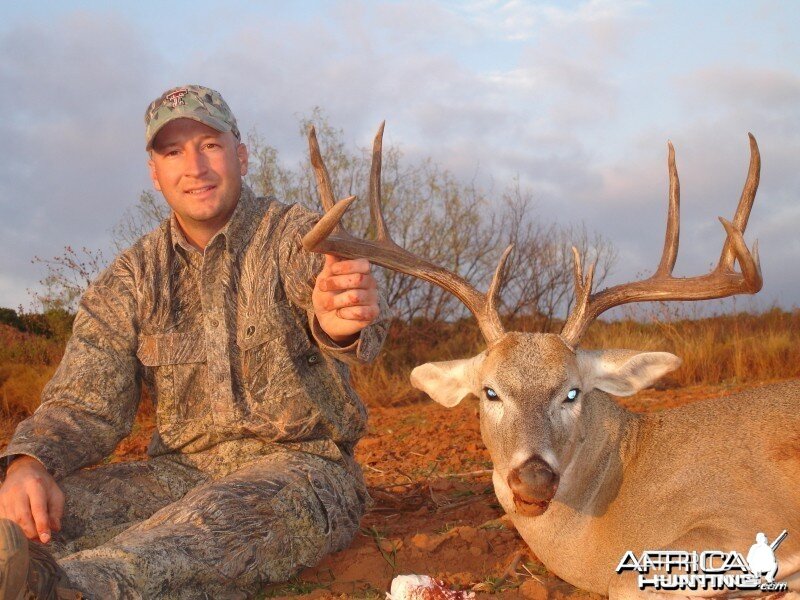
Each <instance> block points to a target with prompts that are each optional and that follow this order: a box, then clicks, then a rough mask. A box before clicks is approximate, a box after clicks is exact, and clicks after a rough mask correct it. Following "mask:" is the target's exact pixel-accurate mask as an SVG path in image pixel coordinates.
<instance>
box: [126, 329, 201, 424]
mask: <svg viewBox="0 0 800 600" xmlns="http://www.w3.org/2000/svg"><path fill="white" fill-rule="evenodd" d="M136 356H137V357H138V358H139V361H140V362H141V363H142V365H143V366H144V367H145V368H144V380H145V382H146V383H147V384H148V385H149V386H151V387H152V388H153V391H154V392H155V393H154V401H155V404H156V416H157V418H158V421H159V423H160V424H162V425H166V426H169V425H170V424H173V423H176V422H178V421H184V420H187V419H192V418H195V416H194V415H195V413H196V412H198V411H197V410H196V409H197V407H196V406H192V405H191V404H190V401H192V402H194V403H197V402H198V401H200V400H201V399H202V398H205V395H206V390H205V389H197V386H198V385H200V384H199V382H200V381H204V380H205V378H204V377H198V371H203V372H204V371H205V368H206V367H205V362H206V348H205V335H204V334H203V332H202V331H189V332H185V333H158V334H153V335H140V336H139V348H138V350H137V352H136Z"/></svg>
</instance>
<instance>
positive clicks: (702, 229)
mask: <svg viewBox="0 0 800 600" xmlns="http://www.w3.org/2000/svg"><path fill="white" fill-rule="evenodd" d="M798 25H800V8H797V5H796V4H794V3H778V2H758V1H750V2H744V1H742V2H691V1H686V2H658V3H655V2H644V1H613V0H590V1H585V2H560V3H557V2H521V1H517V2H513V1H512V2H499V1H491V0H476V1H467V2H455V1H448V2H445V1H442V2H422V1H410V2H381V1H372V2H366V1H364V2H334V1H330V2H244V1H236V2H225V3H221V2H220V3H212V2H207V3H203V2H184V1H179V0H174V1H172V2H169V3H155V2H146V1H143V2H135V3H134V2H127V3H108V2H63V3H44V2H29V3H14V5H12V6H6V7H4V16H3V20H2V22H0V50H1V51H2V56H3V58H2V59H0V89H2V90H3V94H2V95H0V110H2V113H3V115H4V118H3V119H2V120H0V135H2V137H3V139H4V140H5V142H6V144H5V147H6V149H7V152H6V156H5V160H4V161H2V164H0V214H2V218H1V219H0V306H11V307H16V306H18V305H20V304H22V305H23V306H26V307H27V306H29V304H30V299H29V296H28V293H27V290H28V289H32V288H35V287H36V284H37V281H38V280H39V279H40V278H41V277H42V275H43V273H42V272H41V270H40V267H39V266H37V265H32V264H30V259H31V258H32V257H33V256H34V255H38V256H54V255H57V254H60V252H61V250H62V249H63V247H64V246H65V245H72V246H77V247H80V246H86V247H89V248H102V249H107V248H109V247H110V229H111V228H112V227H113V225H114V224H115V223H116V222H117V221H118V220H119V218H120V217H121V215H122V214H123V212H124V211H125V209H126V208H127V207H129V206H130V205H132V204H133V203H134V202H135V200H136V198H137V197H138V195H139V192H140V191H141V190H143V189H148V188H149V182H148V179H147V176H146V170H145V158H146V157H145V155H144V152H143V126H142V114H143V112H144V108H145V107H146V105H147V104H148V102H149V101H150V100H151V99H152V98H153V97H155V96H157V95H158V94H159V93H160V92H161V91H163V90H164V89H165V88H167V87H171V86H172V85H177V84H182V83H194V82H197V83H203V84H206V85H209V86H210V87H214V88H215V89H218V90H220V91H221V92H222V93H223V94H224V96H225V98H226V99H227V100H228V102H229V104H230V105H231V106H232V107H233V109H234V111H235V112H236V114H237V117H238V119H239V122H240V124H241V126H242V129H243V130H244V131H250V130H252V129H254V128H255V129H257V130H258V131H259V133H260V134H262V135H263V136H264V137H265V138H266V139H267V141H268V142H269V143H270V144H271V145H273V146H275V147H277V148H278V149H279V151H280V153H281V155H282V156H283V157H284V158H285V159H286V160H287V162H289V163H291V164H295V163H296V162H297V161H299V160H301V158H302V157H303V156H304V154H305V151H306V150H305V145H304V140H303V139H302V138H301V137H300V136H299V134H298V118H299V117H300V116H303V115H308V114H310V112H311V110H312V109H313V107H315V106H320V107H322V108H323V109H324V110H325V112H326V113H327V114H328V116H329V118H330V120H331V122H332V123H333V124H334V125H336V126H338V127H341V128H343V129H344V131H345V132H346V136H347V140H348V142H349V143H351V144H352V145H353V146H354V147H355V146H356V145H358V146H363V145H365V144H366V143H368V141H369V140H370V138H371V135H372V133H373V131H374V129H375V127H376V125H377V123H378V122H379V121H380V120H381V119H386V120H387V140H388V141H389V142H390V143H392V144H395V145H398V146H400V148H401V149H402V150H403V152H404V153H405V155H406V156H408V157H409V159H410V160H415V159H418V158H423V157H431V158H432V159H433V160H434V161H436V162H437V163H439V164H440V165H442V166H444V167H446V168H448V169H450V170H451V171H452V172H453V173H454V174H455V175H456V176H458V177H461V178H464V179H465V180H468V179H471V178H473V177H475V176H476V173H477V174H478V177H479V179H481V181H482V182H483V183H485V184H487V185H489V184H491V185H493V186H494V187H495V189H498V188H500V189H501V188H502V187H503V186H505V185H506V184H507V183H509V182H510V181H512V180H513V178H514V177H516V176H519V178H520V181H521V183H522V184H523V186H525V187H526V188H528V189H530V190H531V191H532V193H533V195H534V196H535V198H536V199H537V202H538V207H539V212H540V214H541V217H542V219H547V220H550V219H552V220H558V221H560V222H563V223H569V222H579V221H584V222H585V223H586V224H587V226H588V227H589V228H591V229H594V230H597V231H599V232H601V233H603V234H604V235H606V236H608V237H610V238H611V239H612V240H614V242H615V244H616V245H617V247H618V249H619V254H620V256H619V261H618V265H617V268H616V270H615V273H614V281H615V282H616V281H622V280H625V279H629V278H631V277H633V276H635V275H636V274H640V273H643V272H647V271H649V270H652V268H654V267H655V265H656V263H657V262H658V256H659V253H660V251H661V239H662V236H663V226H664V212H665V198H666V191H667V180H666V167H665V157H666V141H667V140H668V139H671V140H672V141H673V143H674V144H675V147H676V151H677V157H678V167H679V169H680V173H681V188H682V192H683V229H682V236H681V242H682V248H681V253H680V256H679V259H678V267H677V269H676V273H677V274H680V275H692V274H698V273H701V272H705V271H706V270H707V269H708V267H709V265H710V263H711V262H712V261H713V260H715V259H716V257H717V255H718V253H719V248H720V246H721V243H722V238H723V233H722V228H721V226H720V225H719V223H718V222H717V220H716V216H717V215H723V216H728V217H730V216H731V215H732V213H733V210H734V207H735V204H736V201H737V199H738V197H739V193H740V189H741V185H742V183H743V181H744V177H745V174H746V169H747V160H748V145H747V135H746V134H747V132H748V131H752V132H753V133H754V134H755V135H756V138H757V139H758V141H759V145H760V147H761V151H762V157H763V170H762V185H761V188H760V191H759V196H758V198H757V200H756V206H755V208H754V210H753V215H752V218H751V222H750V223H751V224H750V226H749V228H748V233H747V234H746V236H745V237H746V239H747V240H748V241H749V242H751V243H752V241H753V240H754V239H755V238H758V239H759V243H760V248H761V256H762V265H763V270H764V277H765V286H764V290H763V291H762V293H761V294H760V296H761V298H760V302H761V303H762V305H769V304H771V303H773V302H777V303H779V304H780V305H782V306H784V307H787V308H788V307H791V306H795V305H800V277H798V268H797V265H798V263H799V262H800V236H798V235H797V231H798V230H800V202H798V192H799V191H800V169H798V166H799V165H798V157H800V42H799V41H798V36H797V35H796V32H797V30H798Z"/></svg>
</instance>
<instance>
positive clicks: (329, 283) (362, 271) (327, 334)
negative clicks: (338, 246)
mask: <svg viewBox="0 0 800 600" xmlns="http://www.w3.org/2000/svg"><path fill="white" fill-rule="evenodd" d="M286 218H287V224H286V228H285V229H284V232H285V233H284V235H283V236H282V239H281V242H280V243H281V245H282V247H281V252H280V256H281V259H282V262H283V264H282V265H281V272H282V274H283V283H284V289H285V290H286V294H287V296H288V297H289V300H291V301H292V302H293V303H295V304H297V305H298V306H301V307H303V308H304V309H306V312H307V313H308V317H309V325H310V328H311V332H312V334H313V336H314V338H315V340H316V342H317V344H318V345H319V346H320V348H321V349H322V350H324V351H325V352H327V353H329V354H331V355H333V356H335V357H336V358H337V359H339V360H341V361H343V362H347V363H351V364H355V363H365V362H370V361H371V360H373V359H374V358H375V357H376V356H377V355H378V352H379V351H380V349H381V347H382V345H383V342H384V340H385V338H386V333H387V331H388V308H387V306H386V303H385V302H384V300H383V298H382V297H381V295H380V293H379V291H378V290H377V286H376V284H375V279H374V278H373V277H372V275H371V273H370V264H369V262H368V261H366V260H364V259H360V260H343V259H340V258H338V257H334V256H329V255H326V256H323V255H321V254H316V253H310V252H306V251H305V250H303V248H302V245H301V243H300V240H301V238H302V236H303V235H304V234H305V233H307V232H308V231H309V230H310V229H311V228H312V227H313V226H314V224H315V223H316V221H317V220H318V218H319V216H318V215H316V214H314V213H313V212H311V211H309V210H307V209H305V208H303V207H301V206H299V205H294V206H292V207H291V208H290V209H289V212H288V214H287V216H286Z"/></svg>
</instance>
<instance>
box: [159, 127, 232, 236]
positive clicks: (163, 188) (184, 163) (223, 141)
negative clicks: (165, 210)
mask: <svg viewBox="0 0 800 600" xmlns="http://www.w3.org/2000/svg"><path fill="white" fill-rule="evenodd" d="M152 148H153V149H152V153H151V157H150V161H149V162H148V165H149V167H150V177H151V178H152V179H153V185H154V186H155V188H156V189H157V190H159V191H160V192H161V193H162V194H164V198H165V199H166V201H167V204H169V205H170V207H171V208H172V210H174V211H175V215H176V216H177V218H178V222H179V223H180V224H181V226H182V227H183V228H184V230H186V229H193V228H196V227H202V228H203V229H206V230H208V229H209V228H212V229H216V230H219V229H222V227H223V226H224V225H225V224H226V223H227V222H228V219H229V218H230V216H231V214H232V213H233V210H234V209H235V208H236V203H237V202H238V200H239V194H240V193H241V191H242V176H243V175H245V174H246V173H247V148H246V147H245V145H244V144H241V143H239V141H238V140H237V139H236V137H235V136H234V135H233V134H232V133H229V132H228V133H220V132H219V131H217V130H216V129H212V128H211V127H208V126H207V125H204V124H203V123H199V122H198V121H194V120H192V119H175V120H174V121H170V122H169V123H167V124H166V125H165V126H164V127H163V128H162V129H161V130H160V131H159V132H158V135H156V137H155V140H154V141H153V147H152Z"/></svg>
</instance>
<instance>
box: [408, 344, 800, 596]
mask: <svg viewBox="0 0 800 600" xmlns="http://www.w3.org/2000/svg"><path fill="white" fill-rule="evenodd" d="M461 362H462V361H449V362H447V363H430V364H427V365H422V366H420V367H417V368H416V369H415V370H414V371H413V372H412V383H413V384H414V385H415V386H417V387H419V388H420V389H422V390H423V391H425V392H426V393H428V394H429V395H431V397H432V398H433V399H434V400H437V401H438V402H440V403H442V404H444V405H445V406H453V405H455V404H457V403H458V402H460V401H461V400H462V399H463V398H466V397H468V396H470V395H474V396H477V397H478V398H480V415H481V416H480V418H481V435H482V437H483V440H484V442H485V443H486V446H487V448H488V449H489V452H490V454H491V456H492V462H493V464H494V473H493V482H494V487H495V493H496V495H497V497H498V499H499V501H500V503H501V505H502V506H503V509H504V510H505V511H506V512H507V513H508V515H509V516H510V517H511V519H512V521H513V522H514V525H515V526H516V528H517V530H518V531H519V533H520V535H521V536H522V538H523V539H524V540H525V542H526V543H527V544H528V545H529V546H530V547H531V549H532V550H533V552H534V553H535V554H536V555H537V556H538V557H539V558H540V560H542V562H543V563H544V564H545V566H547V568H548V569H550V570H551V571H553V572H554V573H555V574H556V575H558V576H559V577H561V578H562V579H564V580H565V581H568V582H570V583H572V584H573V585H575V586H577V587H580V588H583V589H586V590H590V591H593V592H597V593H601V594H610V595H611V596H613V597H617V596H619V595H620V593H622V595H623V596H628V595H631V596H635V595H636V592H637V590H631V589H630V581H629V579H630V578H622V577H621V576H620V575H618V574H617V573H616V572H615V569H616V567H617V565H618V564H619V562H620V560H621V559H622V557H623V556H624V555H625V553H626V552H627V551H628V550H631V551H633V552H634V553H635V555H636V556H640V555H641V553H642V552H643V551H646V550H669V549H672V550H686V551H692V550H697V551H700V552H702V551H704V550H720V551H726V552H730V551H733V550H736V551H738V552H741V553H743V554H744V553H746V551H747V549H748V548H749V547H750V545H752V544H753V541H754V539H755V535H756V533H757V532H760V531H765V532H769V535H776V534H777V533H779V532H780V531H782V530H783V529H788V530H789V532H790V533H792V532H795V533H796V534H800V381H790V382H786V383H780V384H774V385H772V386H769V387H764V388H760V389H756V390H751V391H748V392H744V393H742V394H738V395H736V396H732V397H728V398H723V399H719V400H715V399H710V400H705V401H700V402H696V403H693V404H690V405H688V406H684V407H679V408H674V409H670V410H665V411H661V412H657V413H652V414H644V415H640V414H634V413H631V412H629V411H627V410H626V409H624V408H622V407H620V406H619V405H618V404H617V403H616V402H614V401H613V400H612V399H611V398H610V397H609V395H608V393H606V391H604V389H603V388H606V389H607V390H608V391H613V392H614V393H616V394H620V395H627V394H630V393H634V392H635V391H637V390H638V389H640V388H642V387H645V386H647V385H649V384H651V383H652V382H653V381H654V380H655V379H656V378H657V377H659V376H661V375H662V374H663V373H664V372H666V370H670V369H672V368H675V367H676V366H677V365H678V364H679V362H680V361H679V360H677V357H674V356H673V355H670V354H667V353H662V352H657V353H637V352H628V351H622V352H620V351H611V352H605V353H603V352H592V351H582V350H573V349H572V348H570V347H569V346H568V345H567V344H566V343H565V342H564V340H563V339H561V338H560V337H559V336H556V335H552V334H523V333H508V334H506V335H505V336H504V337H503V338H502V339H501V340H500V341H499V342H497V343H496V344H495V345H494V346H492V347H490V348H489V350H487V351H486V352H484V353H482V354H481V355H479V356H478V357H475V358H473V359H466V360H465V361H463V362H464V363H465V364H469V368H468V369H459V366H460V365H459V363H461ZM532 367H533V368H532ZM464 373H466V376H465V375H464ZM571 389H578V390H580V392H579V394H578V395H577V396H576V398H575V399H574V400H569V399H568V391H569V390H571ZM487 390H492V392H494V394H493V395H494V396H495V397H493V398H492V397H489V395H488V394H487ZM531 465H533V467H531ZM544 465H546V466H544ZM526 470H527V475H526ZM542 471H544V472H545V473H547V472H548V471H550V472H551V473H552V477H551V476H550V474H547V475H545V476H542V475H541V473H542ZM553 478H555V482H554V481H552V479H553ZM789 538H792V543H791V544H789V543H788V542H789ZM789 538H787V540H786V543H785V544H784V545H783V546H782V547H781V552H780V556H781V557H783V559H782V560H780V561H779V563H780V565H779V566H780V570H779V572H778V578H779V579H780V578H784V579H785V578H786V577H788V576H790V575H792V574H793V573H795V572H796V571H797V570H798V569H800V535H795V536H794V537H792V536H791V535H790V536H789ZM623 582H625V583H627V584H628V587H627V588H625V587H624V585H623ZM614 586H617V587H621V588H623V589H621V590H615V589H614ZM700 593H702V592H700Z"/></svg>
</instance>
